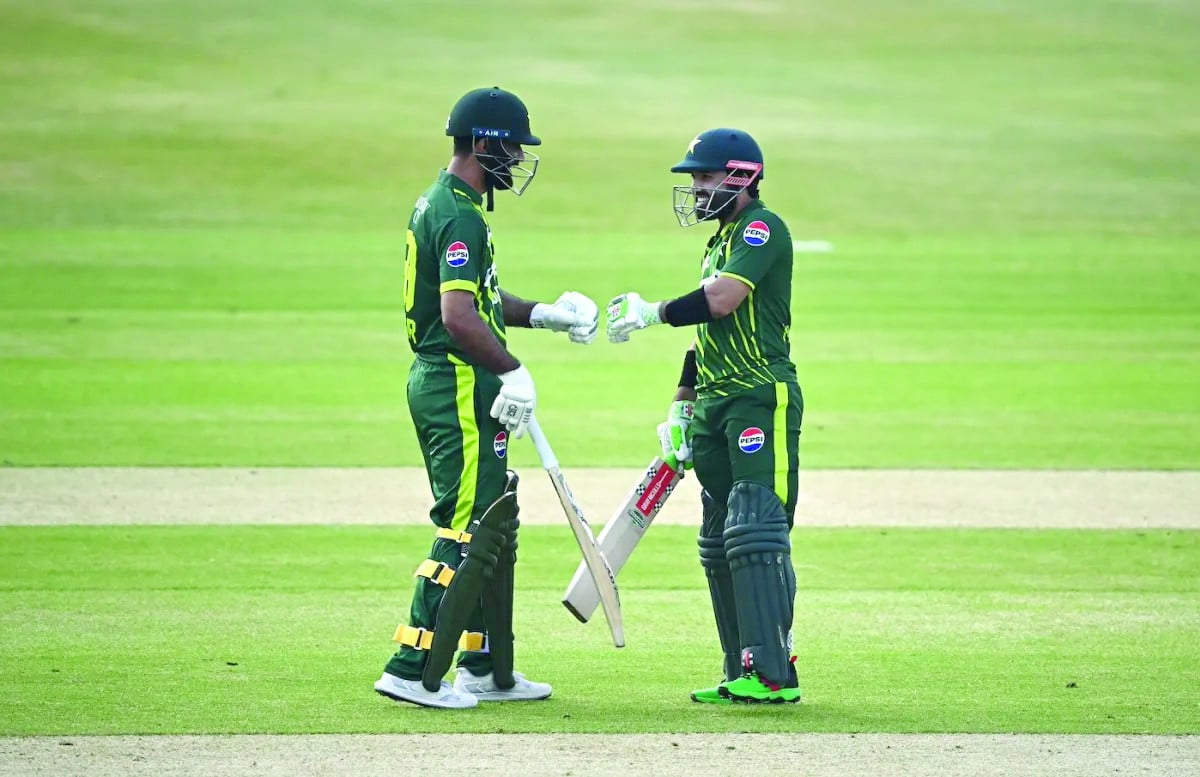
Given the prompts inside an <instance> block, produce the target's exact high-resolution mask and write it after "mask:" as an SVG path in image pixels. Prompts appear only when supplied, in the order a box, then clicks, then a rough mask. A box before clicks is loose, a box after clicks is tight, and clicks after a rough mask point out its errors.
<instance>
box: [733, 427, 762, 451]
mask: <svg viewBox="0 0 1200 777" xmlns="http://www.w3.org/2000/svg"><path fill="white" fill-rule="evenodd" d="M766 441H767V434H766V432H764V431H763V430H762V429H759V428H758V427H757V426H748V427H746V428H745V429H743V430H742V433H741V434H739V435H738V447H739V448H741V450H742V453H758V452H759V451H760V450H761V449H762V447H763V443H765V442H766Z"/></svg>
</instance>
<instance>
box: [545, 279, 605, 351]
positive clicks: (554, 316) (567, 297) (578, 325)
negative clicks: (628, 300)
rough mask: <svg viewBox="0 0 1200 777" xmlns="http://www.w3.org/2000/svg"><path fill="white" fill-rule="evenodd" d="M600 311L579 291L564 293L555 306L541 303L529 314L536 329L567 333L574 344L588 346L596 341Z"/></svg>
mask: <svg viewBox="0 0 1200 777" xmlns="http://www.w3.org/2000/svg"><path fill="white" fill-rule="evenodd" d="M599 318H600V310H599V308H597V307H596V303H595V302H592V300H591V299H589V298H588V297H587V296H585V295H583V294H580V293H579V292H577V291H567V292H563V293H562V295H560V296H559V298H558V299H557V300H555V302H554V304H553V305H547V304H546V303H544V302H539V303H538V304H536V305H534V306H533V311H532V312H531V313H530V314H529V325H530V326H531V327H533V328H534V329H549V330H550V331H552V332H566V333H567V337H568V338H570V340H571V342H573V343H580V344H581V345H587V344H588V343H590V342H592V340H595V339H596V329H597V327H598V320H599Z"/></svg>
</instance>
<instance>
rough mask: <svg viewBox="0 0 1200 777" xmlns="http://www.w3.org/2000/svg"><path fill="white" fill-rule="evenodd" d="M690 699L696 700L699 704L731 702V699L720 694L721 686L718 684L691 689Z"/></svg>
mask: <svg viewBox="0 0 1200 777" xmlns="http://www.w3.org/2000/svg"><path fill="white" fill-rule="evenodd" d="M692 701H698V702H700V703H701V704H733V699H729V698H726V697H725V696H722V695H721V686H719V685H715V686H713V687H712V688H701V689H700V690H698V691H692Z"/></svg>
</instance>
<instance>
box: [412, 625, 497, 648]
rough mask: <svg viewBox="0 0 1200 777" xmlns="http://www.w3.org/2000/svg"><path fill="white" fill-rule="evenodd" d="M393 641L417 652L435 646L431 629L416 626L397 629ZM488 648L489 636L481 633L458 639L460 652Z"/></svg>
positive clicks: (473, 632) (465, 633) (472, 633)
mask: <svg viewBox="0 0 1200 777" xmlns="http://www.w3.org/2000/svg"><path fill="white" fill-rule="evenodd" d="M392 641H394V642H399V643H400V644H401V645H408V646H409V647H413V648H416V649H417V650H429V647H430V646H431V645H432V644H433V631H431V630H430V629H422V628H418V627H416V626H405V625H400V626H397V627H396V633H395V635H393V636H392ZM486 648H487V634H484V633H482V632H479V631H464V632H463V635H462V636H461V637H459V638H458V649H459V650H476V651H478V650H485V649H486Z"/></svg>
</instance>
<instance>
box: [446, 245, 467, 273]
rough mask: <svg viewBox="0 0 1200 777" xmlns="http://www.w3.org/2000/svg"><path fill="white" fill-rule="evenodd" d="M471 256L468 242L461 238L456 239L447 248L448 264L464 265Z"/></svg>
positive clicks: (453, 265) (454, 265)
mask: <svg viewBox="0 0 1200 777" xmlns="http://www.w3.org/2000/svg"><path fill="white" fill-rule="evenodd" d="M470 258H471V252H470V251H469V250H467V244H466V243H464V242H463V241H461V240H455V241H454V242H453V243H451V244H450V247H449V248H447V249H446V264H448V265H450V266H451V267H462V266H463V265H464V264H466V263H467V261H468V260H469V259H470Z"/></svg>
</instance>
